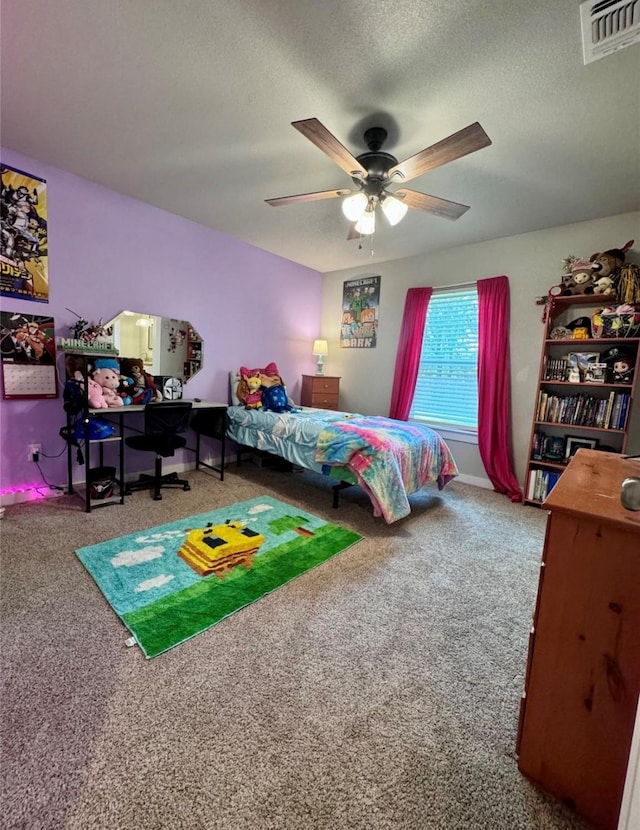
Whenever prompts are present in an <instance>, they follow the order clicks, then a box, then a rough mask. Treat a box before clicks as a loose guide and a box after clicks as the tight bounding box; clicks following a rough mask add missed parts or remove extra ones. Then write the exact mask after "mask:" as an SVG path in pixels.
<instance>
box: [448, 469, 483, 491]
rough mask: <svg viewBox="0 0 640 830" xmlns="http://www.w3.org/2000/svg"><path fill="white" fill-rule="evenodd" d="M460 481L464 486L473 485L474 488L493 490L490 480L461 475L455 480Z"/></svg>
mask: <svg viewBox="0 0 640 830" xmlns="http://www.w3.org/2000/svg"><path fill="white" fill-rule="evenodd" d="M453 480H454V481H460V482H461V483H462V484H471V485H472V486H473V487H482V488H483V489H484V490H493V484H492V483H491V482H490V481H489V479H488V478H480V476H468V475H465V473H460V475H459V476H456V478H454V479H453Z"/></svg>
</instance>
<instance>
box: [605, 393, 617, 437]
mask: <svg viewBox="0 0 640 830" xmlns="http://www.w3.org/2000/svg"><path fill="white" fill-rule="evenodd" d="M615 396H616V393H615V392H614V391H613V390H611V392H609V399H608V401H607V409H606V412H605V415H604V419H603V422H602V425H603V427H604V429H609V424H610V423H611V410H612V409H613V402H614V399H615Z"/></svg>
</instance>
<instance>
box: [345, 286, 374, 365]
mask: <svg viewBox="0 0 640 830" xmlns="http://www.w3.org/2000/svg"><path fill="white" fill-rule="evenodd" d="M380 279H381V278H380V277H360V278H359V279H355V280H347V281H346V282H345V283H344V284H343V288H342V324H341V326H340V347H341V348H343V349H375V347H376V340H377V338H378V310H379V307H380Z"/></svg>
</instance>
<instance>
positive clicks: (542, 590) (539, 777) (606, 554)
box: [516, 449, 640, 830]
mask: <svg viewBox="0 0 640 830" xmlns="http://www.w3.org/2000/svg"><path fill="white" fill-rule="evenodd" d="M628 477H636V478H637V477H640V461H639V460H631V459H625V458H623V457H622V456H620V455H619V454H617V453H608V452H598V451H597V450H587V449H580V450H578V452H577V453H576V455H575V456H574V458H573V459H572V460H571V462H570V464H569V466H568V467H567V469H566V471H565V472H564V473H563V475H562V477H561V478H560V480H559V481H558V483H557V484H556V486H555V487H554V488H553V490H552V491H551V493H550V494H549V496H548V498H547V499H546V501H545V502H544V507H546V508H547V509H548V510H549V511H550V513H549V516H548V520H547V532H546V538H545V543H544V551H543V555H542V565H541V569H540V580H539V585H538V597H537V601H536V608H535V613H534V618H533V626H532V629H531V634H530V640H529V657H528V661H527V668H526V676H525V687H524V693H523V696H522V702H521V709H520V727H519V730H518V746H517V749H516V751H517V753H518V766H519V768H520V770H521V771H522V772H523V773H524V774H525V775H527V776H528V777H529V778H531V779H532V780H533V781H535V782H536V783H537V784H539V785H540V786H541V787H543V788H544V789H545V790H547V791H548V792H550V793H552V794H553V795H555V796H557V797H558V798H559V799H561V800H562V801H563V802H564V803H566V804H568V805H570V806H571V807H572V808H573V809H575V810H576V812H577V813H579V814H580V815H582V816H584V817H585V818H587V819H588V820H589V821H591V822H592V823H593V824H594V825H595V826H596V827H597V828H601V829H602V830H615V828H616V827H617V824H618V816H619V812H620V804H621V800H622V793H623V790H624V783H625V774H626V770H627V764H628V760H629V750H630V746H631V738H632V734H633V726H634V720H635V715H636V708H637V705H638V695H639V693H640V511H639V512H633V511H630V510H626V509H625V508H624V507H623V506H622V504H621V503H620V488H621V484H622V482H623V481H624V479H625V478H628Z"/></svg>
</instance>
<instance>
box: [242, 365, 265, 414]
mask: <svg viewBox="0 0 640 830" xmlns="http://www.w3.org/2000/svg"><path fill="white" fill-rule="evenodd" d="M261 386H262V380H261V378H260V369H246V368H245V367H244V366H241V367H240V383H239V384H238V397H239V398H240V400H241V401H242V402H243V403H244V408H245V409H262V389H261Z"/></svg>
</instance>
